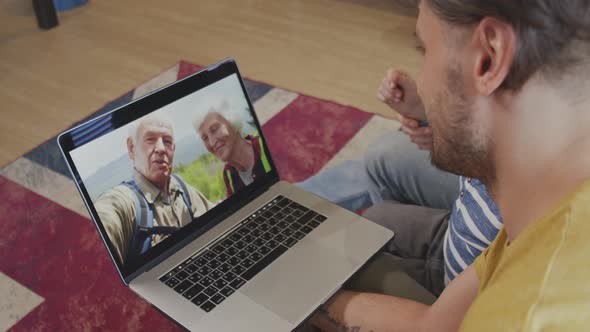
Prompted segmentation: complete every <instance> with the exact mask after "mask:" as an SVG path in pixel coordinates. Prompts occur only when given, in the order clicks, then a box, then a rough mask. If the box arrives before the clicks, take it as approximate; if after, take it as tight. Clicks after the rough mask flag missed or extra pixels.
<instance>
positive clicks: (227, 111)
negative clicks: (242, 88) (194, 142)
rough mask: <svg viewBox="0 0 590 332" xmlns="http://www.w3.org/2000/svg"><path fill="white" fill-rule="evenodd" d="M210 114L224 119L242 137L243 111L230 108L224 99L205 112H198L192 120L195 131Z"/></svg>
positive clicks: (197, 130)
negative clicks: (215, 114)
mask: <svg viewBox="0 0 590 332" xmlns="http://www.w3.org/2000/svg"><path fill="white" fill-rule="evenodd" d="M210 113H217V114H219V115H221V116H222V117H224V118H225V119H226V120H227V122H229V124H230V125H231V126H232V127H233V128H234V129H235V130H236V131H237V132H238V133H239V134H240V136H243V135H242V129H243V128H244V115H243V111H241V110H239V109H235V108H232V107H231V105H230V104H229V102H228V101H227V100H226V99H223V100H222V101H221V102H220V103H219V104H216V105H212V106H210V107H209V108H208V109H207V112H199V114H197V115H196V116H195V117H194V118H193V127H194V128H195V131H196V132H197V133H198V132H199V127H200V126H201V124H202V123H203V121H204V120H205V117H207V115H209V114H210Z"/></svg>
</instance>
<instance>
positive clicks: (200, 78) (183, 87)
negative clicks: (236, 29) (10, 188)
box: [57, 58, 279, 284]
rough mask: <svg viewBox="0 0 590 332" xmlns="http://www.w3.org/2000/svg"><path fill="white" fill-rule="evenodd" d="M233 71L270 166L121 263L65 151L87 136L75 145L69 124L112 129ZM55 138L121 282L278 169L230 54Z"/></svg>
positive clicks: (253, 192) (253, 193)
mask: <svg viewBox="0 0 590 332" xmlns="http://www.w3.org/2000/svg"><path fill="white" fill-rule="evenodd" d="M234 74H236V75H237V78H238V80H239V82H240V86H241V87H242V92H243V93H244V96H245V98H246V100H247V103H248V106H249V109H250V110H251V115H252V118H253V120H254V123H255V126H256V129H257V130H258V133H259V135H260V138H261V139H262V140H263V142H264V144H263V148H264V150H265V153H266V156H267V159H268V162H269V164H270V166H271V170H270V172H268V173H266V174H265V175H264V176H263V177H259V178H257V179H256V181H255V182H254V183H252V184H250V185H248V186H247V187H246V188H245V189H244V190H241V191H239V192H236V193H235V194H234V195H232V196H230V197H228V198H227V199H226V200H224V201H223V202H221V203H220V204H219V205H217V206H216V207H215V208H213V209H212V210H210V211H208V212H207V213H205V214H203V215H202V216H200V217H199V218H197V219H195V220H194V221H193V222H191V223H190V224H188V225H186V226H185V227H183V228H181V229H179V230H178V231H177V232H175V233H174V234H172V235H170V236H169V237H167V238H166V239H164V240H163V241H161V242H160V243H158V245H156V246H155V247H153V248H151V249H149V250H148V251H147V252H146V253H145V254H143V255H142V256H140V258H139V259H138V260H137V261H136V262H129V263H128V264H125V265H123V264H122V262H121V261H120V260H119V259H118V257H117V255H115V254H114V253H115V250H114V248H115V247H114V245H113V243H112V242H111V240H110V239H109V237H108V235H107V233H106V230H105V228H104V226H103V225H102V223H101V221H100V217H99V216H98V213H97V211H96V209H95V208H94V205H93V203H92V200H91V199H90V195H89V193H88V191H87V189H86V186H85V184H84V182H83V181H82V179H81V177H80V174H79V172H78V170H77V169H76V165H75V164H74V162H73V159H72V157H71V154H70V152H71V151H72V150H74V149H77V148H79V147H81V146H83V145H84V144H87V143H88V142H89V141H88V142H84V143H83V144H80V145H76V143H75V140H74V137H73V135H72V132H73V131H75V130H80V129H84V127H85V126H86V127H90V126H92V125H93V124H95V123H96V122H98V121H110V122H111V125H112V126H113V128H112V130H115V129H117V128H120V127H122V126H125V125H127V124H129V123H130V122H133V121H135V120H137V119H139V118H141V117H143V116H145V115H147V114H149V113H151V112H154V111H156V110H158V109H160V108H162V107H164V106H166V105H168V104H171V103H173V102H175V101H177V100H179V99H181V98H183V97H186V96H188V95H190V94H192V93H194V92H196V91H199V90H201V89H203V88H205V87H207V86H209V85H211V84H213V83H215V82H218V81H219V80H221V79H224V78H226V77H229V76H231V75H234ZM107 118H108V119H107ZM112 130H109V131H107V132H104V133H100V134H99V135H98V136H96V137H93V138H92V140H91V141H93V140H96V139H98V138H100V137H102V136H104V135H107V134H108V133H110V132H112ZM57 140H58V144H59V146H60V149H61V151H62V154H63V156H64V158H65V160H66V161H67V164H68V167H69V168H70V171H71V173H72V175H73V177H74V181H75V183H76V185H77V187H78V190H79V191H80V193H81V195H82V197H83V199H84V202H85V203H86V206H87V208H88V210H89V212H90V215H91V217H92V219H93V221H94V223H95V225H96V227H97V228H98V231H99V233H100V235H101V237H102V239H103V242H104V243H105V245H106V247H107V249H108V251H109V254H110V256H111V258H112V260H113V262H114V263H115V266H116V268H117V271H118V272H119V274H120V276H121V278H122V279H123V282H125V283H126V284H128V283H129V282H130V281H131V280H133V279H134V278H135V277H136V276H138V275H139V274H141V273H142V272H143V271H145V270H146V269H149V268H151V267H152V266H154V265H156V264H157V263H159V262H161V261H162V260H164V259H165V258H167V257H169V256H170V255H172V254H173V253H175V252H176V251H178V250H179V249H180V248H181V247H184V246H185V245H186V244H188V243H190V242H191V241H192V240H194V239H195V238H197V237H198V236H200V235H201V234H203V233H205V232H206V231H207V230H209V229H211V228H212V227H214V226H215V225H217V224H219V223H220V222H221V221H223V220H224V219H226V218H227V217H229V216H231V215H232V214H233V213H235V212H236V211H238V210H239V209H240V208H242V207H243V206H245V205H246V204H247V203H248V202H250V201H251V200H252V199H254V198H256V197H257V196H259V195H260V194H261V193H262V192H264V191H265V190H266V189H267V188H268V187H270V186H272V185H273V184H274V183H276V182H278V181H279V175H278V172H277V169H276V166H275V164H274V161H273V159H272V156H271V154H270V152H269V150H268V144H267V143H266V139H265V138H264V134H263V131H262V127H261V126H260V123H259V121H258V118H257V116H256V113H255V111H254V107H253V105H252V102H251V100H250V98H249V96H248V93H247V91H246V87H245V85H244V82H243V80H242V76H241V74H240V72H239V69H238V66H237V64H236V62H235V60H233V59H231V58H229V59H227V60H224V61H222V62H220V63H217V64H215V65H212V66H210V67H208V68H204V69H202V70H201V71H199V72H197V73H195V74H192V75H190V76H188V77H186V78H184V79H182V80H179V81H177V82H175V83H172V84H170V85H168V86H166V87H163V88H161V89H159V90H157V91H155V92H152V93H150V94H148V95H146V96H144V97H141V98H139V99H137V100H134V101H132V102H130V103H128V104H126V105H123V106H121V107H119V108H117V109H115V110H113V111H112V112H109V113H107V114H104V115H101V116H98V117H96V118H94V119H92V120H89V121H87V122H85V123H83V124H81V125H79V126H77V127H75V128H71V129H69V130H68V131H66V132H64V133H62V134H61V135H60V136H59V137H58V138H57ZM197 189H198V188H197Z"/></svg>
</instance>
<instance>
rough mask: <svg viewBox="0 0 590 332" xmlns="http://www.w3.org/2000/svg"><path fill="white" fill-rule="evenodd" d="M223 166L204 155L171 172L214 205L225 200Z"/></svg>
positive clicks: (212, 157)
mask: <svg viewBox="0 0 590 332" xmlns="http://www.w3.org/2000/svg"><path fill="white" fill-rule="evenodd" d="M223 165H224V163H223V162H221V161H219V160H218V159H217V158H216V157H215V156H213V155H212V154H210V153H205V154H204V155H202V156H201V157H200V158H199V159H197V160H195V161H193V162H192V163H191V164H180V165H178V166H176V167H174V169H173V170H172V172H173V173H176V174H179V175H180V176H182V178H183V179H184V180H185V181H186V182H187V183H188V184H189V185H191V186H193V187H194V188H196V189H197V190H198V191H200V192H201V193H202V194H203V195H205V197H207V199H208V200H209V201H210V202H212V203H215V202H217V201H218V200H220V199H223V198H225V196H226V195H227V190H226V188H225V183H224V182H223V174H222V172H223Z"/></svg>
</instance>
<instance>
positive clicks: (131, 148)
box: [127, 137, 135, 160]
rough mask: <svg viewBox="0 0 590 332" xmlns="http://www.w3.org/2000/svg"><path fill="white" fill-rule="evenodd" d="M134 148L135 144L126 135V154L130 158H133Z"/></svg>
mask: <svg viewBox="0 0 590 332" xmlns="http://www.w3.org/2000/svg"><path fill="white" fill-rule="evenodd" d="M134 149H135V145H133V139H131V137H127V154H128V155H129V159H131V160H135V159H134V156H133V152H134Z"/></svg>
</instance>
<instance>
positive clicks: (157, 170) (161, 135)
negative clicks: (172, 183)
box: [132, 121, 176, 185]
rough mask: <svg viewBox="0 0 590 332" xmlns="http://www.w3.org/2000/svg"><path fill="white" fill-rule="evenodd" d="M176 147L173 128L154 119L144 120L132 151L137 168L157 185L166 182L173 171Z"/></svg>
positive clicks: (138, 130)
mask: <svg viewBox="0 0 590 332" xmlns="http://www.w3.org/2000/svg"><path fill="white" fill-rule="evenodd" d="M175 148H176V145H175V143H174V136H173V133H172V129H171V128H168V127H167V126H164V125H161V124H158V123H156V122H153V121H151V122H143V123H141V124H140V126H139V128H138V129H137V142H135V147H134V148H133V153H132V154H133V157H132V159H133V161H134V165H135V168H136V169H137V170H138V171H139V172H140V173H142V174H143V175H144V176H145V177H146V178H147V179H148V180H150V182H152V183H154V184H156V185H159V184H163V183H166V181H168V179H169V177H170V174H171V173H172V165H173V164H172V163H173V158H174V150H175Z"/></svg>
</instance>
